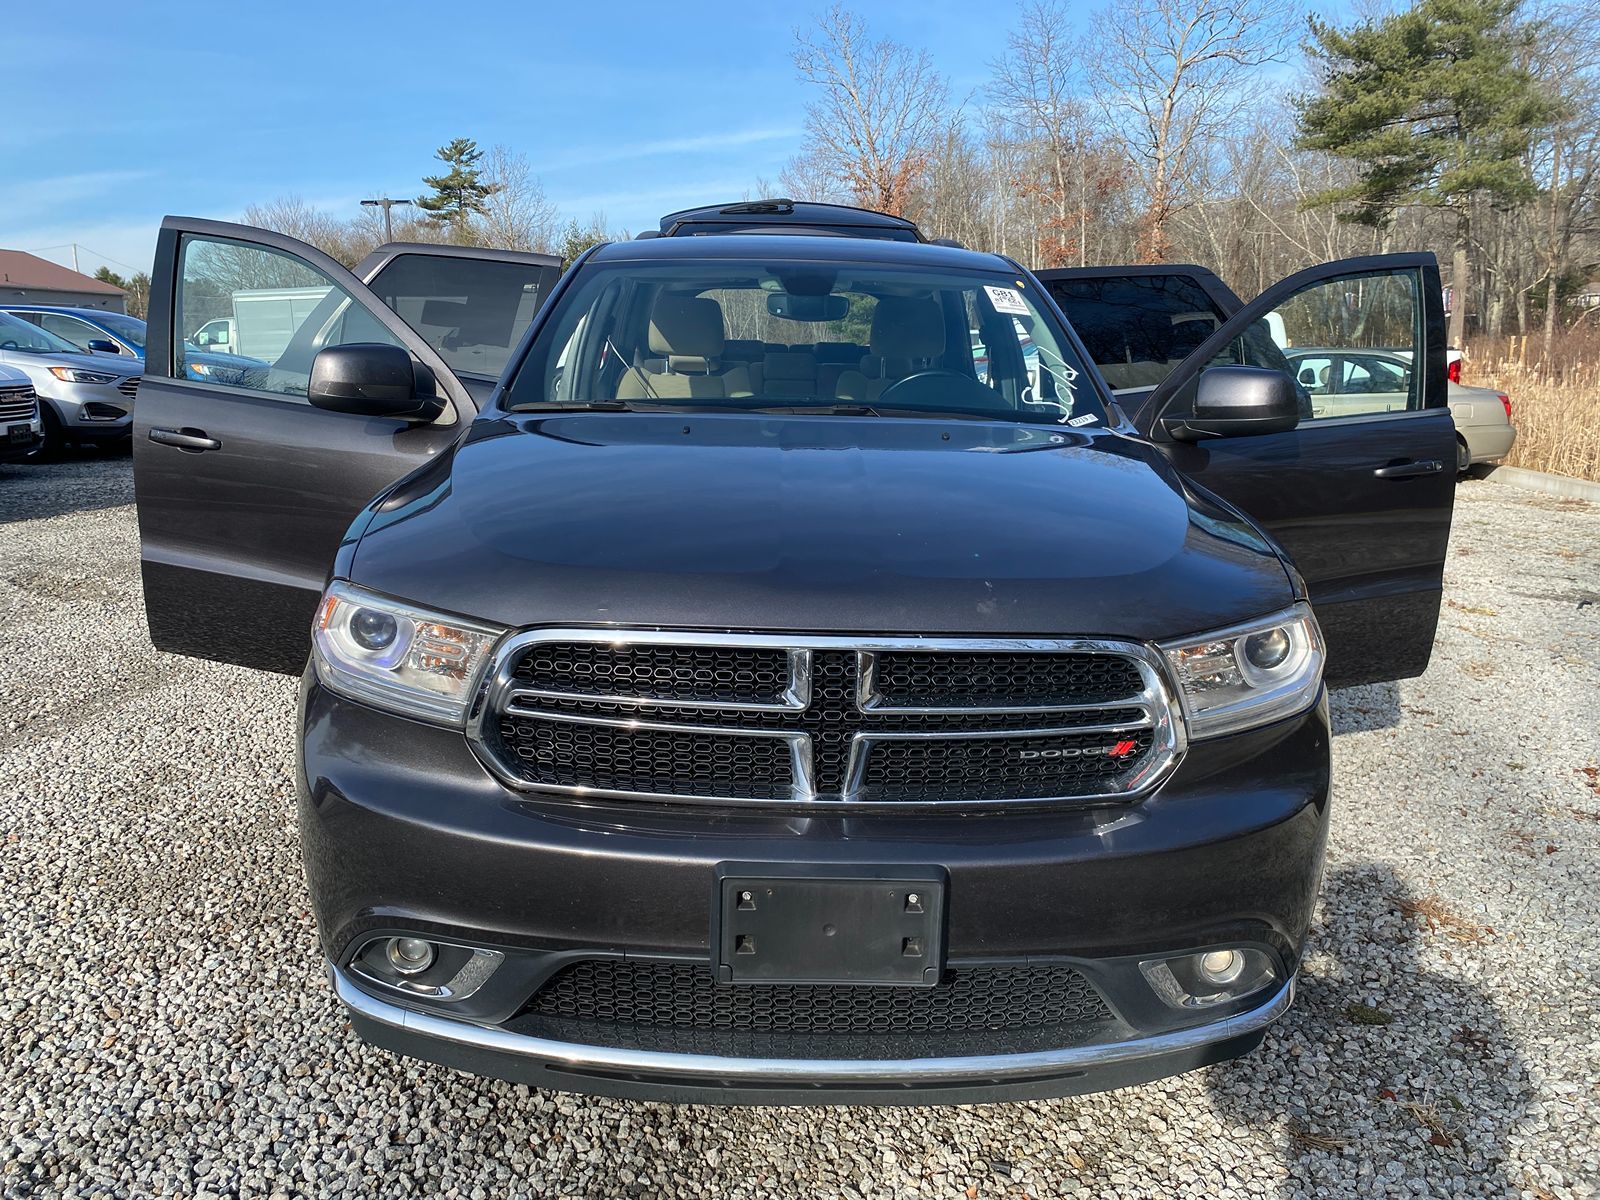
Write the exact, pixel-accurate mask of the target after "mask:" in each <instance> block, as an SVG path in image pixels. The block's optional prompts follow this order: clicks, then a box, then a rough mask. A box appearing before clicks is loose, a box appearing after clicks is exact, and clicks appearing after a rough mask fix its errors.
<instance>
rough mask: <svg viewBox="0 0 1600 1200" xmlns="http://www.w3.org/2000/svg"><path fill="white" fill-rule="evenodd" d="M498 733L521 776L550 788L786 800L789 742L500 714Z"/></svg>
mask: <svg viewBox="0 0 1600 1200" xmlns="http://www.w3.org/2000/svg"><path fill="white" fill-rule="evenodd" d="M500 737H501V741H502V742H503V744H504V745H505V746H506V748H507V749H508V750H509V751H510V752H511V753H512V754H513V755H514V756H515V758H516V761H518V762H519V763H520V764H522V768H523V771H524V773H525V774H526V777H527V778H528V779H529V780H530V781H532V782H536V783H544V784H550V785H554V786H557V787H589V788H603V789H605V790H608V791H623V792H660V793H664V794H667V795H682V796H726V797H729V798H730V799H735V800H786V799H788V798H789V794H790V788H791V785H792V783H793V778H794V777H793V769H792V766H791V755H790V753H789V743H788V742H787V741H786V740H785V739H783V738H778V737H739V736H726V735H721V734H702V733H678V732H672V731H667V730H658V729H626V728H620V727H617V726H612V725H580V724H576V723H574V722H571V721H551V720H548V719H542V718H539V717H525V716H515V715H508V716H505V717H503V718H502V719H501V721H500Z"/></svg>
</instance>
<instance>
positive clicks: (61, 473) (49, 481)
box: [0, 453, 133, 525]
mask: <svg viewBox="0 0 1600 1200" xmlns="http://www.w3.org/2000/svg"><path fill="white" fill-rule="evenodd" d="M132 503H133V459H132V458H131V457H130V456H129V455H127V454H121V455H116V454H92V453H79V454H71V455H69V456H67V457H65V458H62V459H60V460H59V461H57V462H48V463H33V464H30V463H5V464H0V525H9V524H13V523H15V522H18V521H42V520H45V519H47V518H49V517H60V516H65V515H66V514H67V513H75V512H91V511H94V510H96V509H102V508H120V507H121V506H123V505H125V504H132Z"/></svg>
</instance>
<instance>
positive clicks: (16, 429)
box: [6, 425, 33, 446]
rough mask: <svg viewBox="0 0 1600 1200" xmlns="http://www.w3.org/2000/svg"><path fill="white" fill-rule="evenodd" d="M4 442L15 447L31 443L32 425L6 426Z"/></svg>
mask: <svg viewBox="0 0 1600 1200" xmlns="http://www.w3.org/2000/svg"><path fill="white" fill-rule="evenodd" d="M6 440H7V442H8V443H9V444H10V445H13V446H15V445H17V444H18V443H20V442H31V441H33V426H32V425H8V426H6Z"/></svg>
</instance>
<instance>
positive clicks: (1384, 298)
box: [1214, 268, 1422, 419]
mask: <svg viewBox="0 0 1600 1200" xmlns="http://www.w3.org/2000/svg"><path fill="white" fill-rule="evenodd" d="M1418 296H1419V280H1418V277H1417V273H1416V272H1415V271H1414V270H1412V269H1410V268H1406V269H1404V270H1398V271H1373V272H1368V273H1366V274H1360V275H1349V276H1344V277H1342V278H1338V279H1322V280H1318V281H1316V282H1314V283H1310V284H1307V285H1306V286H1305V287H1303V288H1301V289H1300V290H1299V291H1298V292H1295V293H1294V294H1293V295H1291V296H1289V297H1288V298H1287V299H1286V300H1284V301H1283V302H1282V303H1281V304H1279V305H1278V307H1277V308H1276V309H1274V310H1273V311H1272V312H1270V313H1268V314H1266V315H1265V316H1264V317H1263V318H1262V319H1261V320H1258V321H1255V322H1252V323H1251V324H1250V325H1249V327H1248V328H1247V329H1246V330H1245V332H1244V333H1243V334H1242V335H1241V336H1239V337H1237V338H1235V339H1233V341H1232V342H1230V343H1229V344H1228V345H1227V346H1225V347H1224V348H1223V349H1222V351H1221V352H1220V353H1218V355H1217V357H1216V359H1215V360H1214V361H1216V362H1228V363H1239V364H1243V365H1245V366H1252V367H1270V368H1272V369H1273V370H1279V371H1283V372H1285V373H1286V374H1288V375H1289V377H1290V378H1291V379H1293V380H1294V381H1295V383H1296V385H1297V388H1298V390H1299V394H1300V399H1301V403H1302V410H1301V415H1302V417H1303V418H1313V419H1317V418H1333V417H1358V416H1364V415H1367V414H1370V413H1386V412H1404V411H1406V410H1408V409H1416V408H1421V407H1422V388H1421V380H1420V379H1419V378H1418V377H1417V374H1416V372H1414V371H1412V370H1411V362H1412V361H1414V360H1415V357H1416V353H1417V350H1418V348H1419V347H1420V346H1421V344H1422V336H1421V325H1422V304H1421V302H1420V300H1419V299H1418ZM1362 351H1371V352H1372V353H1362Z"/></svg>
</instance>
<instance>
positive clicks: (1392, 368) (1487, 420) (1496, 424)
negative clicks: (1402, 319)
mask: <svg viewBox="0 0 1600 1200" xmlns="http://www.w3.org/2000/svg"><path fill="white" fill-rule="evenodd" d="M1284 353H1285V354H1286V355H1287V356H1288V358H1289V361H1290V362H1291V363H1292V364H1293V365H1294V370H1295V377H1296V378H1297V379H1298V380H1299V381H1300V386H1301V387H1303V388H1305V390H1306V391H1307V392H1309V393H1311V411H1312V413H1313V414H1314V415H1315V416H1318V417H1337V416H1341V415H1344V414H1345V413H1346V412H1348V413H1350V414H1355V413H1369V412H1380V411H1383V409H1384V408H1385V407H1386V406H1385V404H1384V401H1385V399H1386V398H1387V399H1389V400H1390V401H1392V403H1390V404H1388V405H1387V407H1389V408H1393V409H1403V408H1405V407H1406V404H1407V396H1408V394H1409V390H1410V386H1411V359H1410V357H1409V356H1408V355H1405V354H1399V353H1393V352H1391V351H1387V350H1349V349H1336V350H1335V349H1324V348H1320V347H1316V346H1296V347H1294V348H1293V349H1290V350H1285V351H1284ZM1448 399H1449V403H1450V416H1451V417H1452V418H1453V419H1454V420H1455V423H1456V469H1457V470H1458V471H1466V470H1467V469H1469V468H1470V467H1471V466H1472V465H1473V464H1474V463H1486V462H1498V461H1499V460H1500V459H1502V458H1504V457H1505V456H1506V455H1507V454H1509V453H1511V447H1512V445H1513V444H1514V443H1515V442H1516V440H1517V430H1516V426H1514V425H1513V424H1512V423H1511V397H1510V396H1508V395H1506V394H1505V393H1504V392H1499V391H1496V390H1495V389H1494V388H1484V387H1468V386H1467V385H1466V384H1462V383H1456V382H1455V381H1454V380H1451V382H1450V385H1449V391H1448Z"/></svg>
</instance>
